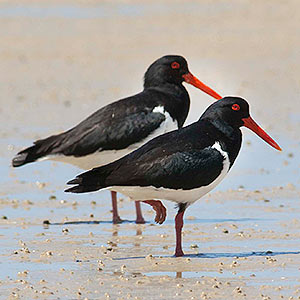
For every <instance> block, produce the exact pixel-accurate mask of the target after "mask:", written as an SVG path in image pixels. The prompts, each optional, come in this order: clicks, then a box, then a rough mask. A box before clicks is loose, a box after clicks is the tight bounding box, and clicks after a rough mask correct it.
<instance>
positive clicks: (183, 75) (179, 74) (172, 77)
mask: <svg viewBox="0 0 300 300" xmlns="http://www.w3.org/2000/svg"><path fill="white" fill-rule="evenodd" d="M183 81H185V82H187V83H189V84H192V85H193V86H195V87H197V88H198V89H200V90H202V91H204V92H205V93H207V94H209V95H211V96H212V97H214V98H216V99H221V98H222V97H221V96H220V95H219V94H217V93H216V92H215V91H214V90H212V89H211V88H209V87H208V86H206V85H205V84H204V83H202V82H201V81H200V80H199V79H197V78H196V77H195V76H194V75H192V73H191V72H190V71H189V68H188V63H187V61H186V59H185V58H184V57H182V56H180V55H166V56H163V57H161V58H159V59H157V60H156V61H155V62H154V63H152V64H151V65H150V67H149V68H148V70H147V71H146V73H145V76H144V88H150V87H155V86H162V85H164V84H173V85H181V84H182V82H183Z"/></svg>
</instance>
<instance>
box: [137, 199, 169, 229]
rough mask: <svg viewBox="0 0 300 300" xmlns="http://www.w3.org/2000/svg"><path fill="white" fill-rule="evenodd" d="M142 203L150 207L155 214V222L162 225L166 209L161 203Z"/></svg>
mask: <svg viewBox="0 0 300 300" xmlns="http://www.w3.org/2000/svg"><path fill="white" fill-rule="evenodd" d="M143 202H144V203H147V204H149V205H151V206H152V208H153V209H154V210H155V212H156V216H155V222H156V223H158V224H162V223H163V222H164V221H165V219H166V217H167V209H166V208H165V207H164V205H163V204H162V202H161V201H159V200H145V201H143Z"/></svg>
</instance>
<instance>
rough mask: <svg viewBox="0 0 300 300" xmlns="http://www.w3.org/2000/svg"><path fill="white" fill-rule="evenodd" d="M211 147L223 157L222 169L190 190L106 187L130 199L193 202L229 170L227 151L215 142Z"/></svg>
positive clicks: (207, 191) (210, 188)
mask: <svg viewBox="0 0 300 300" xmlns="http://www.w3.org/2000/svg"><path fill="white" fill-rule="evenodd" d="M212 148H215V149H217V150H218V151H219V152H220V153H221V155H222V156H223V157H224V161H223V169H222V171H221V173H220V175H219V176H218V177H217V178H216V179H215V180H214V181H213V182H212V183H210V184H209V185H206V186H202V187H199V188H195V189H191V190H182V189H178V190H173V189H167V188H156V187H153V186H149V187H140V186H112V187H109V188H108V189H109V190H111V191H116V192H119V193H121V194H123V195H126V196H128V197H130V198H131V199H132V200H169V201H173V202H176V203H190V204H191V203H193V202H195V201H197V200H198V199H200V198H201V197H202V196H204V195H205V194H207V193H209V192H210V191H211V190H212V189H213V188H215V187H216V186H217V185H218V184H219V183H220V182H221V181H222V180H223V178H224V177H225V176H226V174H227V173H228V171H229V167H230V162H229V157H228V154H227V152H225V151H223V150H222V149H221V146H220V144H219V143H218V142H216V143H215V144H214V145H213V146H212Z"/></svg>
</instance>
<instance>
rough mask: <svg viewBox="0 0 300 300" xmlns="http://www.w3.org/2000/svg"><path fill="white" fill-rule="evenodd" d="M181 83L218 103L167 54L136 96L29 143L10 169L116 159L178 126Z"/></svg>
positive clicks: (185, 108)
mask: <svg viewBox="0 0 300 300" xmlns="http://www.w3.org/2000/svg"><path fill="white" fill-rule="evenodd" d="M183 82H187V83H189V84H192V85H194V86H195V87H197V88H199V89H200V90H202V91H204V92H205V93H207V94H209V95H211V96H212V97H214V98H216V99H221V98H222V97H221V96H220V95H219V94H217V93H216V92H214V91H213V90H212V89H210V88H209V87H207V86H206V85H205V84H203V83H202V82H200V81H199V80H198V79H197V78H196V77H195V76H193V75H192V74H191V73H190V71H189V69H188V64H187V61H186V60H185V59H184V58H183V57H182V56H177V55H167V56H164V57H161V58H160V59H158V60H156V61H155V62H153V63H152V64H151V65H150V67H149V68H148V70H147V71H146V73H145V76H144V90H143V91H142V92H140V93H139V94H136V95H134V96H131V97H128V98H124V99H121V100H119V101H116V102H113V103H111V104H109V105H107V106H105V107H103V108H101V109H99V110H98V111H96V112H95V113H94V114H92V115H91V116H89V117H88V118H87V119H85V120H84V121H82V122H81V123H79V124H78V125H77V126H75V127H73V128H72V129H70V130H68V131H65V132H63V133H61V134H57V135H52V136H50V137H47V138H45V139H41V140H38V141H35V142H34V145H33V146H31V147H29V148H26V149H25V150H22V151H21V152H19V153H18V154H17V155H16V157H15V158H14V159H13V161H12V165H13V166H14V167H19V166H22V165H25V164H28V163H31V162H34V161H40V160H45V159H51V160H55V161H62V162H66V163H70V164H72V165H75V166H77V167H79V168H81V169H84V170H88V169H91V168H92V167H95V166H100V165H104V164H107V163H109V162H112V161H114V160H116V159H119V158H120V157H122V156H124V155H126V154H128V153H130V152H131V151H133V150H135V149H137V148H138V147H139V146H141V145H142V144H144V143H146V142H147V141H149V140H151V139H152V138H154V137H156V136H158V135H160V134H163V133H166V132H169V131H171V130H173V129H177V128H181V127H182V126H183V124H184V122H185V120H186V118H187V115H188V112H189V108H190V98H189V95H188V92H187V90H186V89H185V87H184V86H183V84H182V83H183ZM111 196H112V207H113V223H120V222H121V221H122V220H121V219H120V217H119V214H118V210H117V197H116V193H115V192H114V191H112V192H111ZM135 204H136V214H137V218H136V222H137V223H144V222H145V221H144V219H143V216H142V212H141V208H140V203H139V202H135Z"/></svg>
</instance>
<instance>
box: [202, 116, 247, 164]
mask: <svg viewBox="0 0 300 300" xmlns="http://www.w3.org/2000/svg"><path fill="white" fill-rule="evenodd" d="M204 120H205V119H204ZM206 121H208V122H209V123H210V124H211V125H212V126H213V127H214V128H215V129H216V130H214V132H215V138H216V139H217V140H218V141H219V142H220V143H221V146H222V149H223V150H224V151H226V152H228V156H229V160H230V167H231V166H232V164H233V163H234V161H235V159H236V157H237V155H238V153H239V151H240V148H241V143H242V132H241V130H240V128H239V127H237V126H234V127H233V126H231V125H229V124H228V123H226V122H225V121H223V120H220V119H218V118H215V119H211V118H210V119H206Z"/></svg>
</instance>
